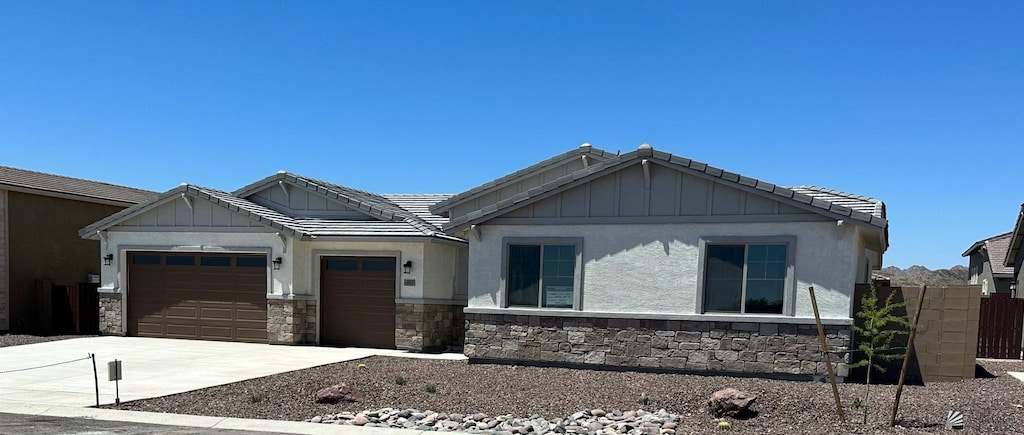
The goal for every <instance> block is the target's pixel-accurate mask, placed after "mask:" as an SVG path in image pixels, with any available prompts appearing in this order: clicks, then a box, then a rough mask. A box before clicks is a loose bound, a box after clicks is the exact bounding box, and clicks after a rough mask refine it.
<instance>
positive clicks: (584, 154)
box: [430, 143, 618, 213]
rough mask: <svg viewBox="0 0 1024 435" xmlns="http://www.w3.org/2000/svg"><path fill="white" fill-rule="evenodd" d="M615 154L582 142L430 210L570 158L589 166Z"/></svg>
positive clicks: (448, 206) (444, 209)
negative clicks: (580, 160) (568, 149)
mask: <svg viewBox="0 0 1024 435" xmlns="http://www.w3.org/2000/svg"><path fill="white" fill-rule="evenodd" d="M617 156H618V154H612V153H610V152H608V151H604V150H601V149H597V148H594V147H593V146H591V145H590V144H588V143H584V144H583V145H580V146H579V148H576V149H573V150H570V151H567V152H565V153H562V154H559V155H557V156H554V157H552V158H549V159H546V160H544V161H541V162H539V163H536V164H533V165H530V166H528V167H526V168H524V169H520V170H518V171H515V172H513V173H511V174H508V175H506V176H504V177H501V178H498V179H496V180H493V181H489V182H487V183H484V184H481V185H479V186H477V187H474V188H472V189H469V190H467V191H465V192H462V193H460V194H457V195H455V196H452V197H451V198H448V199H446V200H444V201H441V202H438V203H436V204H434V205H433V206H431V207H430V210H431V211H432V212H434V213H441V212H447V211H448V210H450V209H451V208H452V207H455V206H456V205H458V204H461V203H464V202H466V201H469V200H471V199H473V198H477V197H480V196H481V195H484V194H486V193H488V192H491V191H494V190H495V189H500V188H502V187H505V186H507V185H509V184H512V183H516V182H519V180H521V179H523V178H527V177H529V176H531V175H535V174H538V173H541V172H544V171H546V170H548V169H550V168H553V167H555V166H558V165H562V164H565V163H567V162H569V161H572V160H576V159H583V161H584V166H589V165H590V164H591V160H593V162H594V163H598V162H603V161H606V160H608V159H611V158H615V157H617Z"/></svg>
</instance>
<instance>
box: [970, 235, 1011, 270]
mask: <svg viewBox="0 0 1024 435" xmlns="http://www.w3.org/2000/svg"><path fill="white" fill-rule="evenodd" d="M1012 237H1013V233H1012V232H1009V233H1004V234H1000V235H998V236H992V237H989V238H987V239H984V240H978V241H977V242H974V244H973V245H971V247H970V248H967V250H966V251H964V253H963V256H964V257H966V256H968V255H971V254H972V253H974V251H977V250H979V249H981V248H982V247H984V248H985V250H986V251H988V261H989V264H990V265H991V266H992V273H994V274H1009V275H1013V267H1012V266H1010V267H1007V266H1006V265H1005V264H1004V261H1003V259H1005V258H1006V251H1007V250H1009V249H1010V239H1011V238H1012Z"/></svg>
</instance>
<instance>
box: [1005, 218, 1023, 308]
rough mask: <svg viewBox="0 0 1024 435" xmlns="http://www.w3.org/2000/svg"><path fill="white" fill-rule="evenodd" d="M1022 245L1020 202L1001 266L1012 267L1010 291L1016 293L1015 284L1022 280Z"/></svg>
mask: <svg viewBox="0 0 1024 435" xmlns="http://www.w3.org/2000/svg"><path fill="white" fill-rule="evenodd" d="M1021 245H1024V204H1021V211H1020V213H1018V214H1017V223H1016V224H1015V225H1014V226H1013V231H1011V232H1010V241H1009V244H1008V246H1007V248H1006V257H1005V258H1004V260H1003V266H1004V267H1008V268H1012V269H1013V275H1012V276H1011V277H1010V284H1009V286H1010V291H1011V292H1013V293H1014V294H1016V291H1017V286H1018V285H1020V282H1021V280H1024V266H1022V263H1024V253H1022V252H1021V250H1022V249H1021V248H1022V246H1021Z"/></svg>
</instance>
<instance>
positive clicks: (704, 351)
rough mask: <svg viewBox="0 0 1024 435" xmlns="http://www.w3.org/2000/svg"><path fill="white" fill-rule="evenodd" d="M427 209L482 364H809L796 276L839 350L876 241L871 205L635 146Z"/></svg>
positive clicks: (559, 162) (876, 211) (808, 314)
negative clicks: (461, 292)
mask: <svg viewBox="0 0 1024 435" xmlns="http://www.w3.org/2000/svg"><path fill="white" fill-rule="evenodd" d="M430 209H431V211H432V212H433V213H435V214H438V215H441V216H446V217H448V218H449V221H448V222H447V223H446V224H444V225H443V228H444V231H445V233H446V234H448V235H451V236H457V237H459V238H464V239H466V240H468V242H469V257H470V263H469V266H470V267H469V294H468V306H467V307H466V309H465V315H466V325H467V331H466V341H465V347H464V352H465V354H466V355H467V356H469V357H471V358H473V359H478V360H506V361H532V362H539V363H558V364H595V365H608V366H626V367H652V368H667V369H688V370H719V371H727V372H748V373H784V374H793V375H820V374H823V373H825V371H826V366H825V362H824V358H823V355H822V353H821V349H820V347H819V345H818V336H817V331H816V326H815V318H814V313H813V310H812V306H811V302H810V296H809V292H808V287H811V286H813V287H814V289H815V294H816V297H817V305H818V307H819V309H820V312H821V317H822V322H823V323H824V325H825V330H826V333H827V337H828V344H829V346H830V347H832V348H834V349H838V350H840V351H841V350H844V349H846V348H848V347H849V346H850V337H851V329H850V325H851V323H852V320H851V310H852V303H851V297H852V294H853V291H854V285H855V284H857V283H866V282H868V281H869V279H870V276H871V273H872V271H873V270H877V269H879V268H880V267H881V264H882V254H883V253H884V252H885V250H886V248H887V247H888V222H887V221H886V218H885V205H884V204H883V203H882V202H881V201H878V200H875V199H871V198H867V197H864V196H859V195H852V194H847V193H842V192H838V191H835V190H829V189H824V188H820V187H813V186H804V187H796V188H783V187H780V186H776V185H773V184H770V183H767V182H764V181H760V180H756V179H753V178H749V177H746V176H743V175H739V174H735V173H731V172H728V171H724V170H722V169H718V168H715V167H712V166H709V165H707V164H704V163H700V162H697V161H693V160H690V159H687V158H684V157H681V156H676V155H672V154H669V153H666V152H662V151H657V150H655V149H653V148H651V147H650V146H649V145H646V144H644V145H641V146H640V147H639V148H638V149H637V150H635V151H632V152H629V153H625V154H622V155H618V154H612V153H609V152H606V151H602V150H600V149H597V148H594V147H592V146H590V145H588V144H584V145H583V146H581V147H579V148H578V149H574V150H571V151H569V152H566V153H564V154H561V155H558V156H555V157H552V158H550V159H547V160H544V161H542V162H540V163H537V164H535V165H532V166H530V167H528V168H525V169H522V170H520V171H517V172H515V173H513V174H510V175H507V176H505V177H502V178H499V179H497V180H494V181H491V182H489V183H486V184H484V185H481V186H479V187H476V188H473V189H470V190H468V191H466V192H464V193H461V194H458V195H455V196H453V197H451V198H448V199H446V200H444V201H441V202H438V203H437V204H435V205H433V206H431V207H430ZM839 368H840V369H841V370H840V374H841V375H842V374H843V370H844V369H845V365H842V364H840V367H839Z"/></svg>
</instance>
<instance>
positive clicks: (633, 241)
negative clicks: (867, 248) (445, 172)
mask: <svg viewBox="0 0 1024 435" xmlns="http://www.w3.org/2000/svg"><path fill="white" fill-rule="evenodd" d="M479 228H480V235H479V239H476V238H474V237H470V238H469V239H470V274H469V308H470V309H473V308H483V309H487V308H499V307H500V305H501V303H502V302H501V297H502V293H501V291H502V290H503V288H504V286H505V283H504V282H503V281H502V277H501V275H502V273H501V268H502V254H503V250H504V247H503V238H504V237H578V238H582V239H583V252H582V254H583V259H582V260H583V274H582V276H583V285H582V307H581V308H582V311H584V312H587V311H590V312H610V313H658V314H681V315H694V314H696V313H698V307H697V293H698V292H699V291H700V289H699V288H698V287H699V284H698V268H699V267H700V262H699V259H698V251H699V240H700V239H701V238H702V237H715V236H749V237H758V236H786V237H795V238H796V246H795V248H794V249H795V261H794V269H795V274H796V291H795V301H794V302H795V314H796V316H795V317H797V318H813V316H814V314H813V311H812V308H811V305H810V296H809V295H808V291H807V288H808V286H814V289H815V295H816V297H817V301H818V307H819V310H820V312H821V315H822V317H823V318H833V319H849V311H850V306H851V304H850V302H851V301H850V299H851V295H852V293H853V287H854V281H855V277H856V273H857V270H856V267H857V263H858V257H860V256H861V255H863V250H860V251H858V246H857V245H858V243H857V237H856V233H855V231H854V230H852V229H851V228H850V227H849V226H845V227H837V225H836V223H835V222H786V223H751V224H736V223H730V224H693V223H690V224H614V225H529V226H523V225H515V226H513V225H481V226H480V227H479ZM759 317H765V316H759Z"/></svg>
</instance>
